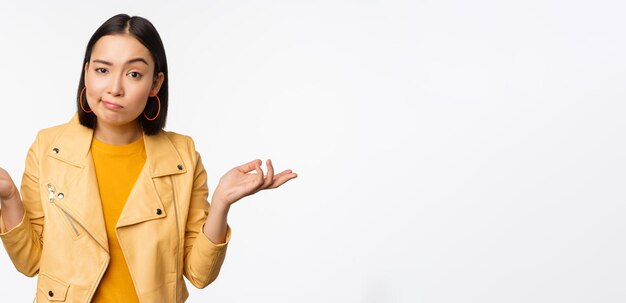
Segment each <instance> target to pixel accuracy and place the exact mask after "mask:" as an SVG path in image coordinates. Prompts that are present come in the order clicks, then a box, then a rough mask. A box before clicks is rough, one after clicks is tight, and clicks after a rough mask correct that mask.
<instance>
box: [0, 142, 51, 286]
mask: <svg viewBox="0 0 626 303" xmlns="http://www.w3.org/2000/svg"><path fill="white" fill-rule="evenodd" d="M37 150H38V140H35V143H33V145H32V146H31V147H30V149H29V150H28V155H27V157H26V167H25V170H24V175H23V177H22V185H21V196H22V198H21V199H20V192H19V191H18V190H17V188H16V187H15V184H14V183H13V181H11V179H10V177H8V174H6V175H5V177H4V178H0V183H2V184H3V185H4V186H3V185H0V188H5V193H6V188H7V187H5V186H7V184H8V188H12V190H11V191H12V193H11V194H9V195H8V196H5V197H6V199H2V198H0V199H2V203H1V209H0V238H1V239H2V242H3V244H4V247H5V249H6V250H7V253H8V254H9V257H10V258H11V261H13V264H14V265H15V267H16V268H17V270H18V271H20V272H21V273H23V274H25V275H26V276H29V277H32V276H34V275H35V274H36V273H37V272H38V271H39V260H40V258H41V250H42V248H43V236H42V233H43V222H44V213H43V209H42V206H41V198H40V192H39V161H38V159H39V158H38V156H37V154H36V151H37ZM7 177H8V179H7ZM7 180H8V181H7ZM9 181H10V182H9ZM0 191H2V189H0ZM0 195H1V194H0Z"/></svg>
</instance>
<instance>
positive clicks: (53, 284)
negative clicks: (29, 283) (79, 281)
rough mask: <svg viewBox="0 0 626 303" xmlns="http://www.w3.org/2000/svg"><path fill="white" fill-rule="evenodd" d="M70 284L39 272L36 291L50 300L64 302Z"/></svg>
mask: <svg viewBox="0 0 626 303" xmlns="http://www.w3.org/2000/svg"><path fill="white" fill-rule="evenodd" d="M69 288H70V285H69V284H67V283H65V282H62V281H60V280H59V279H56V278H53V277H52V276H49V275H47V274H44V273H39V281H38V283H37V291H38V292H39V295H40V296H43V297H44V298H46V299H48V301H51V302H64V301H65V297H66V296H67V290H68V289H69Z"/></svg>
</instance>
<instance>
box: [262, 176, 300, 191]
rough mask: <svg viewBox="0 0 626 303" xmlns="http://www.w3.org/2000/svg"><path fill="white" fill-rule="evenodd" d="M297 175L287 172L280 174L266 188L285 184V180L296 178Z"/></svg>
mask: <svg viewBox="0 0 626 303" xmlns="http://www.w3.org/2000/svg"><path fill="white" fill-rule="evenodd" d="M297 177H298V174H296V173H289V174H285V175H281V176H280V177H278V178H276V179H275V180H274V182H273V183H272V185H270V186H269V187H268V188H277V187H279V186H281V185H283V184H285V183H286V182H287V181H289V180H291V179H294V178H297Z"/></svg>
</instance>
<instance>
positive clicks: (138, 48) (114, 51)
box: [0, 34, 297, 244]
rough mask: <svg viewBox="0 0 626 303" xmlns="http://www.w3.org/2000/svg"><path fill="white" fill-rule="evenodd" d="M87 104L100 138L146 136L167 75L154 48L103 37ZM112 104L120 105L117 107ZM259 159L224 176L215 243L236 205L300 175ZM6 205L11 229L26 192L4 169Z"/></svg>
mask: <svg viewBox="0 0 626 303" xmlns="http://www.w3.org/2000/svg"><path fill="white" fill-rule="evenodd" d="M84 68H85V86H86V87H87V89H86V96H87V102H88V104H89V107H90V108H91V110H93V113H94V114H95V115H96V117H97V123H96V129H95V130H94V136H95V138H96V139H98V140H100V141H102V142H105V143H108V144H114V145H124V144H129V143H132V142H134V141H136V140H138V139H139V138H141V136H142V135H143V134H142V130H141V125H140V124H139V121H138V120H137V119H138V117H139V116H140V115H143V110H144V108H145V106H146V103H147V102H148V96H154V95H156V94H157V93H158V92H159V89H160V88H161V85H162V84H163V80H164V79H165V76H164V75H163V73H158V74H157V75H154V61H153V60H152V56H151V55H150V51H149V50H148V49H147V48H146V47H145V46H143V45H142V44H141V43H140V42H139V41H137V40H136V39H135V38H133V37H132V36H130V35H126V34H120V35H109V36H104V37H102V38H100V39H99V40H98V41H97V42H96V44H95V45H94V48H93V50H92V53H91V59H90V61H89V62H88V63H86V64H85V67H84ZM107 102H109V103H113V104H116V105H117V106H115V105H113V106H111V105H110V104H108V105H107ZM261 164H262V161H261V160H260V159H256V160H253V161H250V162H248V163H245V164H242V165H240V166H237V167H235V168H233V169H231V170H229V171H228V172H227V173H226V174H224V175H223V176H222V177H221V178H220V181H219V184H218V186H217V187H216V188H215V191H214V192H213V198H212V200H211V211H210V212H209V216H208V217H207V220H206V222H205V224H204V230H203V232H204V234H205V235H206V236H207V238H208V239H209V240H211V242H213V243H216V244H219V243H224V242H225V241H226V230H227V217H228V212H229V210H230V207H231V205H233V204H234V203H235V202H237V201H239V200H241V199H242V198H244V197H246V196H250V195H253V194H255V193H257V192H259V191H261V190H264V189H273V188H278V187H280V186H281V185H283V184H285V183H286V182H287V181H289V180H291V179H293V178H296V177H297V174H296V173H294V172H292V171H291V170H290V169H287V170H285V171H282V172H280V173H278V174H274V167H273V165H272V161H271V160H270V159H267V161H266V167H267V174H264V172H263V170H262V169H261ZM0 207H2V219H3V220H4V224H5V227H6V229H7V230H10V229H12V228H13V227H15V226H16V225H18V224H19V223H20V222H21V221H22V218H23V216H24V207H23V205H22V200H21V198H20V193H19V190H18V189H17V187H16V186H15V183H14V182H13V180H12V179H11V177H10V175H9V173H8V172H7V171H6V170H4V169H2V168H0Z"/></svg>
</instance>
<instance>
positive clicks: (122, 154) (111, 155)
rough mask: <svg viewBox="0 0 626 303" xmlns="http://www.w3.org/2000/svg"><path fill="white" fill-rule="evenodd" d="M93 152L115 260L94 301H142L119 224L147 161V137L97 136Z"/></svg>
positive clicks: (111, 250) (110, 247)
mask: <svg viewBox="0 0 626 303" xmlns="http://www.w3.org/2000/svg"><path fill="white" fill-rule="evenodd" d="M91 155H92V157H93V162H94V165H95V167H96V177H97V179H98V189H99V190H100V199H101V200H102V211H103V214H104V222H105V225H106V232H107V237H108V242H109V251H110V254H111V262H110V263H109V267H108V268H107V270H106V272H105V273H104V276H103V277H102V280H101V281H100V284H99V285H98V289H97V290H96V293H95V295H94V297H93V300H92V302H139V299H138V298H137V293H136V292H135V285H134V284H133V280H132V278H131V276H130V272H129V271H128V266H127V265H126V260H125V259H124V254H123V253H122V249H121V248H120V244H119V242H118V240H117V234H116V233H115V224H116V223H117V220H118V219H119V217H120V214H121V213H122V210H123V209H124V205H125V204H126V200H127V199H128V196H129V194H130V191H131V189H132V188H133V186H134V185H135V182H136V181H137V178H138V176H139V173H140V172H141V169H142V168H143V166H144V163H145V162H146V150H145V147H144V143H143V137H142V138H140V139H139V140H137V141H135V142H133V143H130V144H126V145H111V144H106V143H104V142H102V141H98V140H97V139H96V138H93V139H92V141H91Z"/></svg>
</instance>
